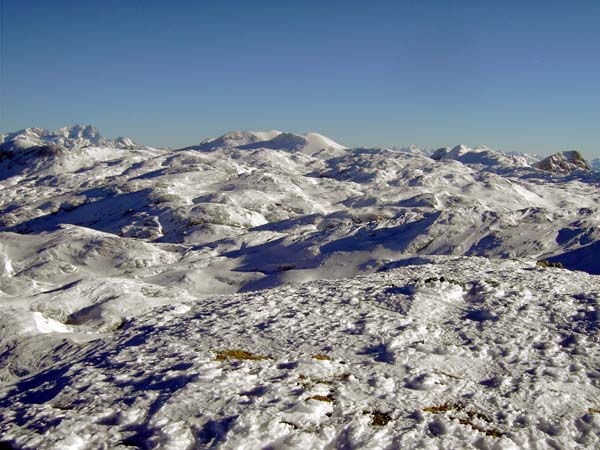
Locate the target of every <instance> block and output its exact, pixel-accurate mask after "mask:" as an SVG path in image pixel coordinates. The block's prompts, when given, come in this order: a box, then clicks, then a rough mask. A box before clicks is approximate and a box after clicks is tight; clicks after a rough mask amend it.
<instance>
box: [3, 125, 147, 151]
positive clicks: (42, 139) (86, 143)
mask: <svg viewBox="0 0 600 450" xmlns="http://www.w3.org/2000/svg"><path fill="white" fill-rule="evenodd" d="M48 146H50V147H58V148H62V149H81V148H85V147H109V148H132V147H137V146H138V145H137V144H136V143H135V142H133V141H132V140H131V139H129V138H124V137H119V138H117V139H106V138H104V137H103V136H102V135H101V134H100V132H99V131H98V129H97V128H96V127H94V126H92V125H85V126H82V125H73V126H70V127H63V128H60V129H58V130H55V131H50V130H44V129H42V128H25V129H23V130H20V131H17V132H14V133H8V134H2V135H0V147H1V149H2V150H4V151H12V152H14V151H18V150H26V149H29V148H33V147H48Z"/></svg>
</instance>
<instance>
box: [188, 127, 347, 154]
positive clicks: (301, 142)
mask: <svg viewBox="0 0 600 450" xmlns="http://www.w3.org/2000/svg"><path fill="white" fill-rule="evenodd" d="M225 148H238V149H241V150H250V149H260V148H264V149H271V150H286V151H299V152H302V153H306V154H314V153H316V152H318V151H321V150H343V149H345V148H346V147H344V146H343V145H340V144H338V143H337V142H335V141H333V140H332V139H330V138H328V137H326V136H323V135H322V134H319V133H314V132H310V133H305V134H294V133H282V132H280V131H276V130H271V131H232V132H229V133H226V134H224V135H223V136H221V137H218V138H216V139H208V140H205V141H203V142H201V143H200V144H198V145H195V146H191V147H186V148H185V149H183V150H203V151H213V150H217V149H225Z"/></svg>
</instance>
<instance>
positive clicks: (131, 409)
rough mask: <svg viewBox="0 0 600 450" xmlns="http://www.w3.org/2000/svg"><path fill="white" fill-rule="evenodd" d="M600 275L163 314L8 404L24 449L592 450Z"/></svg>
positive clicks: (410, 280) (244, 300) (57, 352)
mask: <svg viewBox="0 0 600 450" xmlns="http://www.w3.org/2000/svg"><path fill="white" fill-rule="evenodd" d="M599 302H600V280H598V278H597V277H595V276H591V275H588V274H584V273H581V272H570V271H567V270H562V269H552V268H550V269H548V268H541V267H538V266H536V265H534V264H532V263H531V262H526V261H519V260H507V261H499V260H495V261H494V260H488V259H485V258H476V257H471V258H467V257H458V258H452V257H428V258H426V259H423V260H422V261H420V264H419V265H413V266H407V267H403V268H399V269H395V270H391V271H388V272H383V273H377V274H373V275H369V276H359V277H355V278H352V279H343V280H336V281H324V280H323V281H315V282H310V283H305V284H292V285H288V286H284V287H280V288H276V289H271V290H265V291H259V292H254V293H248V294H234V295H222V296H215V297H208V298H205V299H202V300H195V301H191V302H179V301H175V300H174V301H172V303H171V304H169V305H167V306H162V307H158V308H156V309H154V310H153V311H152V312H150V313H147V314H144V315H141V316H139V317H136V318H133V319H131V320H130V321H128V322H127V323H125V324H124V325H123V326H122V328H120V329H119V330H117V331H116V332H114V333H112V334H110V335H107V336H105V337H104V338H103V339H99V340H94V341H91V342H87V343H83V342H80V343H75V342H73V341H69V340H65V341H63V342H62V343H61V344H60V345H56V346H55V348H54V349H53V350H52V359H53V360H54V361H55V362H54V363H52V364H51V365H49V367H47V368H46V369H45V370H42V371H40V372H39V373H36V374H35V375H32V376H30V377H26V378H23V379H21V380H19V381H17V382H15V383H12V384H10V383H9V384H7V385H5V386H4V387H3V388H2V390H1V391H0V407H2V410H3V411H4V412H3V416H2V420H1V422H0V430H1V432H2V436H3V439H5V440H10V441H11V442H13V443H14V444H15V445H16V446H18V447H19V448H38V449H51V448H53V449H64V448H123V449H124V448H132V447H142V448H172V449H186V448H223V449H256V448H382V449H383V448H403V449H420V448H479V449H519V448H538V449H546V448H548V449H550V448H553V449H555V448H563V449H572V448H597V447H598V446H599V445H600V409H599V408H600V403H599V402H598V399H599V398H600V395H599V394H600V389H599V388H600V383H599V381H600V373H599V371H598V362H599V361H600V346H599V339H598V336H599V335H598V330H599V321H598V313H597V311H598V306H599V305H598V303H599Z"/></svg>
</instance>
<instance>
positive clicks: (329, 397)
mask: <svg viewBox="0 0 600 450" xmlns="http://www.w3.org/2000/svg"><path fill="white" fill-rule="evenodd" d="M306 400H307V401H308V400H318V401H320V402H327V403H332V402H333V401H334V400H335V397H334V396H333V395H331V394H327V395H313V396H312V397H308V398H307V399H306Z"/></svg>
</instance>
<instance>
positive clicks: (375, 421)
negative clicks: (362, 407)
mask: <svg viewBox="0 0 600 450" xmlns="http://www.w3.org/2000/svg"><path fill="white" fill-rule="evenodd" d="M363 414H369V415H371V423H370V425H371V426H374V427H383V426H385V425H387V424H388V422H389V421H390V420H392V416H390V415H389V414H387V413H384V412H381V411H378V410H373V411H363Z"/></svg>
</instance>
